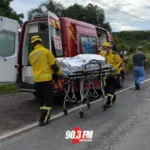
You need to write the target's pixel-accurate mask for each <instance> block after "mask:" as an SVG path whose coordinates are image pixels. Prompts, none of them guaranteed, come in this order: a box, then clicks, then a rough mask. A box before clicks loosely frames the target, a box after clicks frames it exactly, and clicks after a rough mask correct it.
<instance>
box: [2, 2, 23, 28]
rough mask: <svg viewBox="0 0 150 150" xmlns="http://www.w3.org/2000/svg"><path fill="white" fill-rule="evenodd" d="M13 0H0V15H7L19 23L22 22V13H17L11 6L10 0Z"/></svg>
mask: <svg viewBox="0 0 150 150" xmlns="http://www.w3.org/2000/svg"><path fill="white" fill-rule="evenodd" d="M12 1H13V0H0V16H3V17H8V18H11V19H14V20H17V21H18V22H19V24H20V25H22V24H23V21H22V19H23V18H24V14H23V13H21V14H17V13H16V12H15V11H14V10H13V9H12V8H11V7H10V2H12Z"/></svg>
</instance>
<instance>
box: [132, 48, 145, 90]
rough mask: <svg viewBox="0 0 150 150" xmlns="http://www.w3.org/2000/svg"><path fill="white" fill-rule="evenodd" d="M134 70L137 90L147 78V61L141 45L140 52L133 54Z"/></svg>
mask: <svg viewBox="0 0 150 150" xmlns="http://www.w3.org/2000/svg"><path fill="white" fill-rule="evenodd" d="M132 61H133V71H134V80H135V88H136V90H139V89H140V84H141V82H142V81H143V80H144V79H145V69H144V62H146V61H147V59H146V56H145V55H144V54H143V47H142V46H139V48H138V52H137V53H136V54H134V55H133V57H132Z"/></svg>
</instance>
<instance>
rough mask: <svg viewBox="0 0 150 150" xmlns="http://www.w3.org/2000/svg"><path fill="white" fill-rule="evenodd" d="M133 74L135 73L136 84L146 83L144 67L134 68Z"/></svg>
mask: <svg viewBox="0 0 150 150" xmlns="http://www.w3.org/2000/svg"><path fill="white" fill-rule="evenodd" d="M133 72H134V80H135V83H137V84H141V82H142V81H144V79H145V70H144V67H143V66H134V67H133Z"/></svg>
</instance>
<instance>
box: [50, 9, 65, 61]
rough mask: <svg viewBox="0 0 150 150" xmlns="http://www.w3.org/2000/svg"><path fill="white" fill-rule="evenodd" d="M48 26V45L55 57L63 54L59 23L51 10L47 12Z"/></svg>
mask: <svg viewBox="0 0 150 150" xmlns="http://www.w3.org/2000/svg"><path fill="white" fill-rule="evenodd" d="M48 26H49V47H50V50H52V52H53V55H54V56H55V57H56V58H57V57H62V56H63V48H62V39H61V38H62V36H61V25H60V21H59V18H58V17H57V16H56V15H55V14H53V13H52V12H50V11H49V12H48Z"/></svg>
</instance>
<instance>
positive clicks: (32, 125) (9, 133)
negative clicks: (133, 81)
mask: <svg viewBox="0 0 150 150" xmlns="http://www.w3.org/2000/svg"><path fill="white" fill-rule="evenodd" d="M148 81H150V78H149V79H147V80H145V81H143V82H142V84H143V83H145V82H148ZM133 87H134V86H130V87H128V88H125V89H122V90H119V91H118V92H116V94H119V93H122V92H124V91H127V90H129V89H131V88H133ZM102 100H103V98H100V99H98V100H95V101H93V102H91V103H90V104H95V103H97V102H99V101H102ZM82 106H83V107H85V106H87V104H83V105H82ZM79 108H80V106H77V107H75V108H72V109H70V110H68V113H71V112H73V111H75V110H78V109H79ZM63 115H64V113H63V112H61V113H58V114H56V115H54V116H52V117H51V120H54V119H56V118H59V117H61V116H63ZM37 126H38V122H35V123H32V124H29V125H26V126H24V127H21V128H19V129H16V130H14V131H10V132H5V133H2V134H0V141H1V140H4V139H6V138H9V137H11V136H15V135H16V134H19V133H22V132H25V131H27V130H29V129H32V128H34V127H37Z"/></svg>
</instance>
